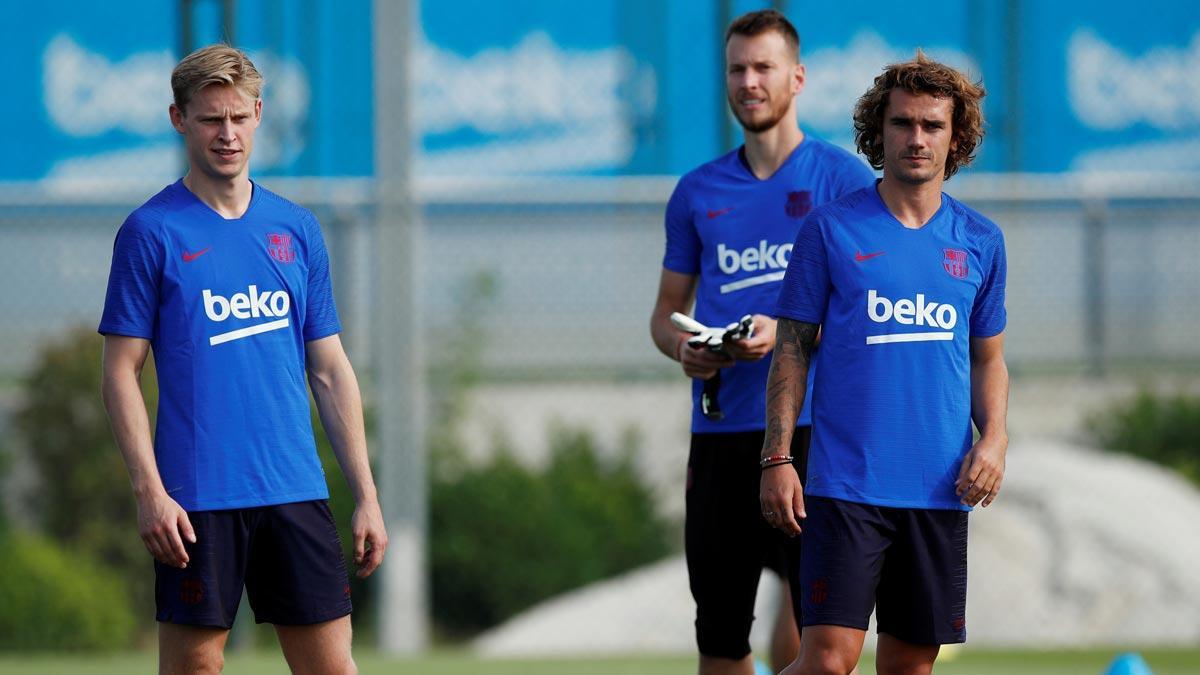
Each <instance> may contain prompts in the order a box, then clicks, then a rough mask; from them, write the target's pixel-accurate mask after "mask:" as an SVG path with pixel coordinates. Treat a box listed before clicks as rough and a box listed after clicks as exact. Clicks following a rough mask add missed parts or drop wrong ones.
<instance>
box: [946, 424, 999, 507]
mask: <svg viewBox="0 0 1200 675" xmlns="http://www.w3.org/2000/svg"><path fill="white" fill-rule="evenodd" d="M1007 452H1008V439H1007V438H990V437H984V438H980V439H979V442H978V443H976V444H975V445H974V446H972V448H971V450H970V452H968V453H967V456H966V457H964V458H963V463H962V468H961V469H959V471H958V480H957V481H955V482H954V493H955V494H956V495H958V496H959V498H960V499H961V500H962V503H963V504H966V505H967V506H975V505H977V504H979V501H980V500H983V506H984V507H987V506H988V505H989V504H991V503H992V502H993V501H995V500H996V496H997V495H999V494H1000V484H1001V483H1002V482H1004V458H1005V455H1006V454H1007Z"/></svg>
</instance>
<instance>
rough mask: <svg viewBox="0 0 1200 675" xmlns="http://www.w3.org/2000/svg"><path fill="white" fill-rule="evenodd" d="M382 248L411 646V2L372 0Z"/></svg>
mask: <svg viewBox="0 0 1200 675" xmlns="http://www.w3.org/2000/svg"><path fill="white" fill-rule="evenodd" d="M373 8H374V26H373V31H374V34H373V37H374V86H375V181H376V183H375V184H376V200H377V201H376V205H377V211H376V214H377V215H376V246H375V250H374V264H375V278H376V280H377V283H376V287H375V289H374V290H375V294H374V303H373V304H374V313H375V317H376V320H375V324H374V329H375V339H374V341H373V343H374V344H373V349H372V353H373V361H374V363H375V375H376V387H375V394H376V395H375V400H374V403H375V412H376V417H375V418H376V419H377V420H378V427H377V429H378V433H377V435H376V443H375V452H376V454H375V456H376V460H377V465H378V473H379V476H378V478H379V491H380V501H381V504H382V506H383V512H384V518H385V519H386V521H387V525H388V533H389V536H390V539H391V547H390V549H389V551H388V558H387V560H386V561H385V562H384V564H383V567H381V568H380V570H379V571H380V573H381V574H382V577H383V578H382V579H381V582H382V583H381V591H382V592H381V594H380V598H379V614H378V618H379V647H380V649H382V650H383V651H385V652H389V653H413V652H417V651H420V650H422V649H423V648H424V647H425V645H426V641H427V635H428V628H427V610H426V607H427V604H428V603H427V601H426V594H427V592H426V589H427V587H428V584H427V583H426V580H427V574H426V558H427V556H426V545H425V539H426V522H427V517H426V510H427V507H426V489H425V476H426V471H425V434H424V429H423V420H424V414H423V412H424V411H423V408H424V395H423V394H424V379H425V378H424V369H423V357H422V353H421V352H422V349H421V330H420V327H421V320H420V302H419V300H418V298H419V294H418V288H417V281H418V277H419V274H418V270H417V261H418V259H419V252H420V250H421V248H420V246H421V243H420V225H419V222H418V210H417V208H416V206H415V205H414V203H413V190H412V175H411V170H412V169H411V167H412V154H413V148H412V138H413V136H412V124H411V122H410V117H411V113H412V108H413V105H412V103H413V101H412V97H411V84H410V80H411V73H410V72H409V71H410V64H411V63H412V58H411V53H412V48H413V41H414V40H415V39H416V36H417V34H418V31H417V30H416V29H415V27H416V25H417V23H416V19H417V12H416V3H415V2H414V1H413V0H374V5H373Z"/></svg>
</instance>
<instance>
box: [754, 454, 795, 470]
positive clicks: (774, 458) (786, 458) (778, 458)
mask: <svg viewBox="0 0 1200 675" xmlns="http://www.w3.org/2000/svg"><path fill="white" fill-rule="evenodd" d="M792 461H793V458H792V456H791V455H770V456H768V457H763V458H762V459H760V460H758V468H759V469H769V468H771V467H773V466H779V465H780V464H791V463H792Z"/></svg>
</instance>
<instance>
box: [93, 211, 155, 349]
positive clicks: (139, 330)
mask: <svg viewBox="0 0 1200 675" xmlns="http://www.w3.org/2000/svg"><path fill="white" fill-rule="evenodd" d="M164 246H165V244H164V242H163V241H162V237H161V236H160V235H159V234H158V230H157V228H155V227H154V226H153V225H152V224H150V223H148V222H146V220H145V218H144V217H143V216H140V215H139V214H138V213H137V212H134V213H133V214H131V215H130V216H129V217H128V218H126V219H125V223H124V224H123V225H121V229H120V230H118V231H117V238H116V241H115V242H114V243H113V257H112V266H111V267H110V268H109V272H108V291H107V293H106V294H105V296H104V313H103V316H102V317H101V319H100V328H99V332H100V333H102V334H104V335H125V336H128V337H138V338H145V339H147V340H150V339H153V337H154V330H155V328H156V327H157V320H158V298H159V288H160V286H161V284H162V271H163V262H164V259H165V253H164Z"/></svg>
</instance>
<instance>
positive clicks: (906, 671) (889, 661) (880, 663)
mask: <svg viewBox="0 0 1200 675" xmlns="http://www.w3.org/2000/svg"><path fill="white" fill-rule="evenodd" d="M875 672H876V673H878V674H879V675H930V673H932V672H933V662H932V661H925V660H914V659H904V658H897V657H894V656H893V657H891V658H879V656H878V655H876V659H875Z"/></svg>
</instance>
